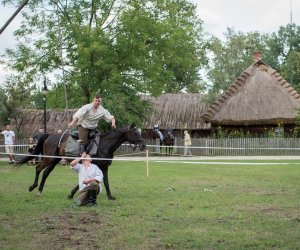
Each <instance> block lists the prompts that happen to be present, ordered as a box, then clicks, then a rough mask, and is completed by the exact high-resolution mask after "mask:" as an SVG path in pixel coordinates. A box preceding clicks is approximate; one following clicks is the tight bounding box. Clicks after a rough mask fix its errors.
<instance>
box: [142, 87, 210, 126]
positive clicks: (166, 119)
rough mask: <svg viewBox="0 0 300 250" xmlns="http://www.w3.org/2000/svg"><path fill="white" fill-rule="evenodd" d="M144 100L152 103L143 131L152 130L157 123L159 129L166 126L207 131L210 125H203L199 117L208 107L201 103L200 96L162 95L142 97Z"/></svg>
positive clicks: (182, 94)
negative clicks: (151, 110)
mask: <svg viewBox="0 0 300 250" xmlns="http://www.w3.org/2000/svg"><path fill="white" fill-rule="evenodd" d="M142 98H143V99H144V100H149V101H150V102H152V103H153V112H152V113H151V114H150V115H149V120H148V121H147V122H145V123H144V124H143V127H144V128H145V129H152V128H153V125H154V124H156V122H157V121H158V122H159V124H160V127H161V129H166V128H167V127H168V126H169V127H170V128H172V129H189V130H193V129H194V130H199V129H209V128H210V123H205V122H204V121H203V120H202V119H201V115H202V114H204V112H205V111H206V110H207V108H208V105H206V104H205V103H204V102H203V101H202V98H203V95H202V94H199V93H197V94H190V93H189V94H185V93H180V94H162V95H161V96H159V97H157V98H155V97H150V96H143V97H142Z"/></svg>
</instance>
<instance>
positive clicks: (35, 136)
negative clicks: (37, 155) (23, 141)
mask: <svg viewBox="0 0 300 250" xmlns="http://www.w3.org/2000/svg"><path fill="white" fill-rule="evenodd" d="M43 134H44V129H43V128H39V129H38V132H36V133H34V134H33V135H32V138H33V142H34V143H35V144H37V142H38V141H39V139H40V138H41V137H42V135H43Z"/></svg>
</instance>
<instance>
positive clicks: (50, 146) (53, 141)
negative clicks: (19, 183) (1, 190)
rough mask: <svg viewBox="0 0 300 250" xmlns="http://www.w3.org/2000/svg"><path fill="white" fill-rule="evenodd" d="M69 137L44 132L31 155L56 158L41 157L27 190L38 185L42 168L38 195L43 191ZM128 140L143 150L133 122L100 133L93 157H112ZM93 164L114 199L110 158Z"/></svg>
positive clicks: (143, 145)
mask: <svg viewBox="0 0 300 250" xmlns="http://www.w3.org/2000/svg"><path fill="white" fill-rule="evenodd" d="M68 138H69V134H68V133H65V134H64V135H63V137H62V134H53V135H48V134H44V135H43V136H42V137H41V138H40V139H39V141H38V143H37V145H36V147H35V150H34V152H33V155H38V154H40V153H42V154H43V155H47V156H56V158H46V157H44V158H43V161H42V162H41V163H40V164H38V165H37V166H36V173H35V179H34V183H33V184H32V185H31V186H30V187H29V191H30V192H31V191H32V190H33V189H35V188H36V187H37V186H38V179H39V175H40V173H41V171H42V170H43V169H45V168H46V169H45V170H44V172H43V177H42V181H41V182H40V185H39V188H38V195H40V194H41V193H42V191H43V188H44V184H45V182H46V179H47V177H48V176H49V174H50V173H51V171H52V170H53V169H54V168H55V166H56V164H57V163H59V162H60V161H61V159H62V158H63V156H65V146H66V142H67V139H68ZM126 141H127V142H129V143H130V144H134V145H135V146H136V147H137V146H139V148H140V150H144V149H145V148H146V145H145V142H144V139H143V138H142V136H141V134H140V132H139V131H138V129H137V128H136V126H135V124H134V123H133V124H131V126H128V127H124V128H120V129H116V130H114V131H112V132H109V133H107V134H103V135H101V138H100V143H99V145H98V149H97V155H96V156H95V158H102V159H103V158H107V159H112V158H113V156H114V152H115V151H116V150H117V149H118V148H119V147H120V145H121V144H122V143H123V142H126ZM59 144H60V146H59ZM33 158H34V157H33V156H26V157H24V158H22V159H21V161H20V162H18V165H22V164H24V163H26V162H28V161H30V160H31V159H33ZM93 163H94V164H96V165H97V166H98V167H99V169H101V171H102V173H103V182H104V186H105V189H106V194H107V197H108V199H110V200H113V199H115V198H114V197H113V196H112V195H111V192H110V189H109V182H108V167H109V166H110V165H111V163H112V161H111V160H94V161H93ZM77 190H78V185H77V186H76V187H75V188H74V189H73V190H72V191H71V194H70V195H69V196H68V198H73V195H74V194H75V193H76V191H77Z"/></svg>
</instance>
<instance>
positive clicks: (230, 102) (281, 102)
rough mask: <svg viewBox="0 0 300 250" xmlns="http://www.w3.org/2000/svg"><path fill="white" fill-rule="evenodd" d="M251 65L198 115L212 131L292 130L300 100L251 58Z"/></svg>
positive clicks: (273, 73)
mask: <svg viewBox="0 0 300 250" xmlns="http://www.w3.org/2000/svg"><path fill="white" fill-rule="evenodd" d="M253 57H254V58H253V59H254V63H253V64H252V65H251V66H250V67H249V68H248V69H246V70H245V71H244V72H243V73H242V74H241V76H240V77H239V78H238V79H236V81H235V82H234V83H233V84H231V85H230V86H229V88H228V90H227V91H226V92H225V93H223V94H222V95H221V97H219V98H218V99H217V101H216V102H215V103H214V104H212V105H211V106H210V107H209V109H208V110H207V112H206V113H205V114H203V115H202V118H203V119H204V120H205V121H206V122H210V123H211V125H212V127H213V128H216V127H221V128H222V130H227V131H231V130H243V131H244V132H246V131H247V132H250V133H259V134H260V133H265V132H266V130H269V129H270V128H273V129H274V128H277V127H280V128H282V127H284V129H285V131H286V132H287V131H290V129H291V128H293V127H295V119H296V116H297V111H298V109H299V107H300V96H299V94H298V93H297V91H296V90H294V89H293V88H292V87H291V86H290V85H289V84H288V83H287V82H286V81H285V80H284V79H283V77H282V76H280V75H279V74H278V73H277V72H276V71H275V70H274V69H272V68H271V67H269V66H268V65H266V64H265V63H264V62H263V61H262V60H261V53H259V52H257V53H256V54H254V56H253Z"/></svg>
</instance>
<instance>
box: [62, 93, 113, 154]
mask: <svg viewBox="0 0 300 250" xmlns="http://www.w3.org/2000/svg"><path fill="white" fill-rule="evenodd" d="M101 101H102V100H101V97H100V95H96V96H95V97H94V101H93V102H92V103H89V104H86V105H84V106H82V107H81V108H80V109H79V110H78V111H77V112H76V113H75V114H74V115H73V120H72V122H71V123H70V124H69V125H68V128H72V127H74V126H75V124H76V123H77V125H78V133H79V140H80V155H81V154H82V153H83V152H85V151H86V147H87V145H88V136H89V132H90V131H91V130H94V129H95V128H97V126H98V122H99V120H100V119H103V120H105V121H106V122H111V126H112V127H113V128H115V127H116V120H115V117H114V116H113V115H111V114H110V113H109V112H108V110H106V109H105V108H104V107H103V106H102V105H101Z"/></svg>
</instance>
